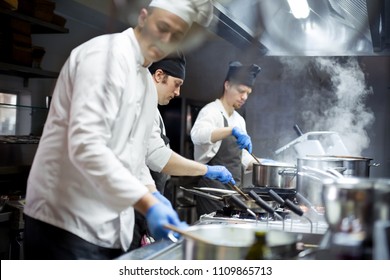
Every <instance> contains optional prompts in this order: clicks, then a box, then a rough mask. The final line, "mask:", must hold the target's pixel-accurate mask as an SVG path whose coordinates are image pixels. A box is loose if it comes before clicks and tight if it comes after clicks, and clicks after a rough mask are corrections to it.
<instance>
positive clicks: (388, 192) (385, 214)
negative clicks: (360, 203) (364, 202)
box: [374, 178, 390, 222]
mask: <svg viewBox="0 0 390 280" xmlns="http://www.w3.org/2000/svg"><path fill="white" fill-rule="evenodd" d="M374 189H375V204H374V207H375V209H374V211H375V220H376V221H389V222H390V179H385V178H379V179H376V180H375V184H374Z"/></svg>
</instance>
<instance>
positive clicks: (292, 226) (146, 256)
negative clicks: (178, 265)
mask: <svg viewBox="0 0 390 280" xmlns="http://www.w3.org/2000/svg"><path fill="white" fill-rule="evenodd" d="M213 214H214V213H211V214H207V215H203V216H202V217H201V218H200V219H199V221H197V222H196V224H197V225H202V224H232V223H233V224H240V223H241V224H242V223H251V224H253V225H255V226H256V227H258V228H259V229H260V230H284V231H287V232H294V233H297V234H298V236H299V237H298V239H299V242H301V243H303V244H310V245H313V246H319V245H320V243H321V241H322V239H323V237H324V233H325V232H326V230H327V225H326V223H323V222H315V223H309V222H307V221H306V220H301V219H287V220H286V221H285V222H284V226H283V223H282V222H281V221H257V222H256V221H254V220H249V219H238V218H237V219H235V218H223V217H214V216H213ZM118 259H121V260H182V259H183V240H182V239H181V240H179V241H178V242H177V243H173V242H172V241H169V240H164V241H158V242H155V243H152V244H150V245H147V246H144V247H141V248H139V249H136V250H134V251H131V252H129V253H126V254H123V255H122V256H121V257H119V258H118Z"/></svg>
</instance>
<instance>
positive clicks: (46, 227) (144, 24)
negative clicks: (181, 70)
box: [24, 0, 233, 259]
mask: <svg viewBox="0 0 390 280" xmlns="http://www.w3.org/2000/svg"><path fill="white" fill-rule="evenodd" d="M211 16H212V4H211V3H210V1H208V0H181V1H170V0H153V1H152V2H151V3H150V4H149V6H148V7H147V8H145V9H141V11H140V14H139V18H138V24H137V26H136V27H135V28H129V29H127V30H125V31H124V32H122V33H117V34H111V35H103V36H99V37H96V38H94V39H91V40H89V41H87V42H86V43H84V44H82V45H80V46H79V47H77V48H75V49H74V50H73V51H72V52H71V54H70V57H69V58H68V60H67V61H66V62H65V64H64V66H63V68H62V70H61V72H60V75H59V77H58V80H57V83H56V87H55V89H54V92H53V96H52V103H51V108H50V111H49V114H48V118H47V121H46V124H45V127H44V131H43V134H42V137H41V140H40V143H39V146H38V149H37V152H36V155H35V158H34V162H33V165H32V167H31V171H30V176H29V178H28V185H27V194H26V205H25V208H24V213H25V232H24V248H25V258H26V259H112V258H116V257H118V256H119V255H120V254H121V253H122V252H124V251H126V250H127V249H128V248H129V246H130V243H131V239H132V235H133V225H134V209H137V210H138V211H139V212H141V213H142V214H144V215H145V217H146V219H147V222H148V226H149V229H150V231H151V233H152V234H153V236H154V237H155V238H156V239H160V238H166V237H167V234H168V230H167V229H165V228H164V224H173V225H175V226H178V227H182V228H185V227H186V224H185V223H183V222H181V221H180V220H179V218H178V215H177V213H176V212H175V211H174V210H173V209H172V207H171V205H170V204H169V202H168V201H167V200H166V199H165V198H164V197H162V195H161V194H160V193H159V192H158V191H156V189H155V187H154V181H153V179H152V178H151V176H150V172H149V170H148V167H149V168H151V169H152V170H155V171H163V172H165V173H167V174H171V175H177V176H182V175H204V176H206V177H208V178H213V179H217V180H220V181H222V182H228V181H231V180H233V179H232V176H231V173H230V172H229V171H227V169H226V168H224V167H222V166H217V167H214V166H207V165H204V164H200V163H196V162H194V161H190V160H187V159H185V158H183V157H181V156H180V155H178V154H176V153H174V152H173V151H171V150H170V149H169V148H167V147H166V146H165V145H164V142H163V141H162V139H161V137H160V134H159V128H158V127H157V126H154V125H153V123H154V119H155V116H156V114H157V93H156V89H155V85H154V83H153V81H152V78H151V75H150V73H149V71H148V68H147V67H148V66H149V65H150V64H151V63H152V62H154V61H158V60H160V59H162V58H163V57H165V56H166V55H168V54H169V53H170V52H172V51H173V50H174V49H175V48H176V47H177V46H178V44H179V43H180V41H181V39H182V38H183V37H184V35H185V34H186V32H187V31H188V29H189V28H190V26H191V24H192V23H193V22H194V21H196V22H198V23H200V24H203V25H207V24H208V23H209V21H210V19H211Z"/></svg>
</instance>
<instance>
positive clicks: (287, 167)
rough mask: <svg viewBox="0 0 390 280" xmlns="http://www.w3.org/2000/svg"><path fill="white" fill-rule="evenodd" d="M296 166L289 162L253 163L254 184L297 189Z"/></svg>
mask: <svg viewBox="0 0 390 280" xmlns="http://www.w3.org/2000/svg"><path fill="white" fill-rule="evenodd" d="M295 178H296V167H295V166H294V165H291V164H289V163H283V162H271V163H261V162H259V163H253V173H252V184H253V185H254V186H258V187H272V188H282V189H295V187H296V186H295V183H296V180H295Z"/></svg>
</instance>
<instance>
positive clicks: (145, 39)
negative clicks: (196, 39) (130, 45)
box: [136, 8, 190, 66]
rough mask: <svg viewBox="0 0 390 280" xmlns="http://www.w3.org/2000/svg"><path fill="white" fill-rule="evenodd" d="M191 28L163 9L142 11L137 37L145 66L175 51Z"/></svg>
mask: <svg viewBox="0 0 390 280" xmlns="http://www.w3.org/2000/svg"><path fill="white" fill-rule="evenodd" d="M189 27H190V26H189V25H188V24H187V23H186V22H185V21H184V20H182V19H181V18H180V17H178V16H176V15H175V14H172V13H170V12H168V11H165V10H163V9H159V8H150V9H148V10H146V9H142V10H141V13H140V16H139V18H138V26H137V27H136V36H137V39H138V41H139V43H140V46H141V51H142V54H143V56H144V58H145V63H144V66H146V65H148V64H150V63H152V62H155V61H158V60H160V59H163V58H164V57H165V56H167V55H168V54H169V53H170V52H172V51H173V50H175V49H176V48H177V47H178V45H179V43H180V42H181V41H182V39H183V38H184V36H185V34H186V33H187V31H188V29H189Z"/></svg>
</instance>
